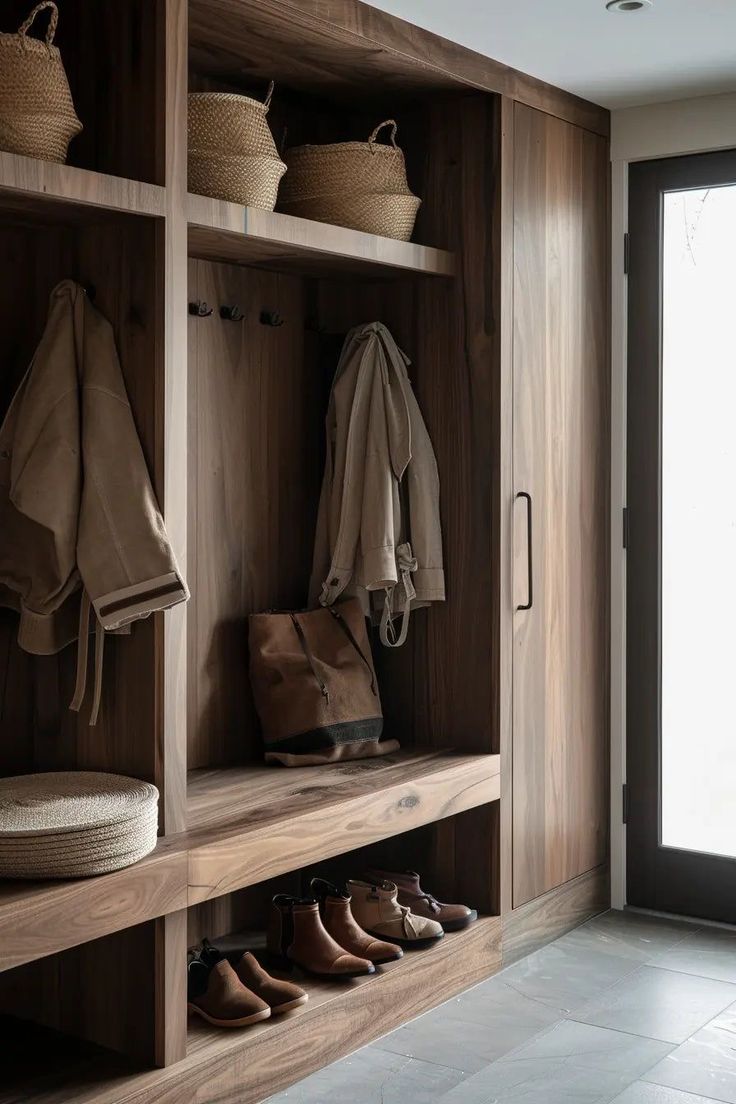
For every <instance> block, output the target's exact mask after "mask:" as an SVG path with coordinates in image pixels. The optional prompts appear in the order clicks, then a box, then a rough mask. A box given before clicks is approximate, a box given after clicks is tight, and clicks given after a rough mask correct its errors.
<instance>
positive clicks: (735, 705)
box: [661, 185, 736, 856]
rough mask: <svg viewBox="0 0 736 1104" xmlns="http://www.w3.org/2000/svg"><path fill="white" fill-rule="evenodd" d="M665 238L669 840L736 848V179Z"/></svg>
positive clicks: (680, 200) (672, 211)
mask: <svg viewBox="0 0 736 1104" xmlns="http://www.w3.org/2000/svg"><path fill="white" fill-rule="evenodd" d="M663 236H664V257H663V318H662V326H663V332H662V339H663V345H662V794H661V802H662V805H661V809H662V825H661V842H662V843H663V844H664V845H665V846H670V847H677V848H683V849H685V850H688V851H702V852H710V853H712V854H718V855H729V856H736V185H731V186H727V187H716V188H709V189H705V190H702V191H685V192H671V193H668V194H666V195H665V197H664V235H663Z"/></svg>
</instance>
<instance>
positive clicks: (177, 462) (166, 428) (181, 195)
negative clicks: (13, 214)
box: [154, 0, 188, 1066]
mask: <svg viewBox="0 0 736 1104" xmlns="http://www.w3.org/2000/svg"><path fill="white" fill-rule="evenodd" d="M187 8H188V5H187V0H161V3H160V5H159V10H160V14H159V19H160V32H161V44H162V50H163V55H164V56H163V58H162V63H161V64H160V65H159V73H160V74H161V86H160V87H159V89H158V97H157V102H158V111H159V118H158V126H159V134H160V135H162V136H163V143H162V148H163V154H164V160H165V166H164V168H165V184H166V217H165V221H164V226H163V231H162V237H163V241H162V246H163V248H162V249H161V250H160V256H159V257H158V265H159V276H160V279H161V280H162V281H163V297H162V298H163V310H164V321H163V340H164V349H163V380H162V386H160V387H159V389H158V402H159V410H158V412H157V428H158V433H157V439H158V446H157V457H156V467H157V473H158V474H159V477H160V482H161V483H162V486H163V495H162V498H163V512H164V518H165V521H166V528H167V531H168V534H169V537H170V539H171V542H172V545H173V548H174V551H175V553H176V556H177V560H178V562H179V566H180V568H181V571H182V573H183V574H184V577H185V578H186V574H187V325H186V322H187V316H186V302H187V221H186V187H187V184H186V181H187V91H188V57H187V46H188V35H187V22H188V12H187ZM159 489H160V488H159ZM158 617H159V626H158V634H157V644H158V653H157V686H158V694H157V725H156V731H157V740H158V746H157V749H156V764H157V780H158V785H159V789H160V791H161V795H162V825H161V829H162V832H163V834H164V835H166V836H169V835H173V834H175V833H177V832H182V831H184V830H185V828H186V781H187V760H186V747H187V745H186V739H187V717H186V703H187V687H186V678H187V665H186V656H187V609H186V605H185V604H182V605H179V606H176V607H175V608H174V609H172V610H169V611H168V612H167V613H166V614H165V615H163V614H159V615H158ZM155 923H156V941H155V942H156V951H155V954H156V978H155V985H156V1000H155V1009H156V1012H155V1022H156V1027H155V1041H154V1056H155V1061H156V1064H157V1065H160V1066H165V1065H170V1064H171V1063H173V1062H177V1061H179V1060H180V1059H182V1058H184V1057H185V1055H186V1049H187V1010H186V949H187V915H186V909H184V910H182V911H180V912H175V913H172V914H170V915H168V916H162V917H160V918H159V919H158V920H157V921H156V922H155Z"/></svg>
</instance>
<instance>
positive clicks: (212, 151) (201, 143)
mask: <svg viewBox="0 0 736 1104" xmlns="http://www.w3.org/2000/svg"><path fill="white" fill-rule="evenodd" d="M273 87H274V86H273V82H271V85H270V87H269V90H268V95H267V96H266V101H265V103H259V101H258V100H253V99H251V98H250V97H249V96H238V95H236V94H234V93H227V92H193V93H192V94H191V95H190V96H189V191H190V192H196V193H197V194H198V195H206V196H212V197H213V198H215V199H226V200H229V201H230V202H231V203H242V204H243V205H244V206H245V207H259V208H261V209H262V210H264V211H273V209H274V206H275V204H276V194H277V192H278V188H279V181H280V180H281V177H282V176H283V175H284V173H285V172H286V165H285V164H284V163H283V161H282V160H281V158H280V157H279V155H278V152H277V150H276V145H275V143H274V140H273V135H272V134H271V130H270V128H269V126H268V122H267V120H266V115H267V114H268V109H269V107H270V104H271V96H272V95H273Z"/></svg>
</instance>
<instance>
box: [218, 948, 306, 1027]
mask: <svg viewBox="0 0 736 1104" xmlns="http://www.w3.org/2000/svg"><path fill="white" fill-rule="evenodd" d="M234 969H235V973H236V974H237V975H238V977H239V978H240V980H241V981H242V983H243V985H245V987H246V988H247V989H250V990H251V991H252V992H253V993H255V994H256V996H257V997H260V998H261V1000H264V1001H265V1002H266V1004H267V1005H269V1006H270V1008H271V1013H272V1015H274V1016H278V1015H279V1014H280V1013H281V1012H290V1011H291V1009H292V1008H298V1007H299V1005H300V1004H306V1002H307V999H308V998H307V994H306V993H305V992H304V990H303V989H300V988H299V986H298V985H294V984H293V983H292V982H291V981H282V980H281V979H280V978H273V977H271V975H270V974H269V973H267V972H266V971H265V970H264V969H263V967H262V966H261V964H260V962H259V961H258V959H257V958H256V957H255V956H254V955H252V954H251V953H250V951H246V952H245V954H244V955H243V956H242V957H241V958H240V959H239V961H238V962H236V963H235V966H234Z"/></svg>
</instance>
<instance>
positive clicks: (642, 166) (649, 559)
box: [626, 150, 736, 923]
mask: <svg viewBox="0 0 736 1104" xmlns="http://www.w3.org/2000/svg"><path fill="white" fill-rule="evenodd" d="M733 183H736V150H729V151H725V152H719V153H708V154H698V155H696V156H690V157H675V158H668V159H665V160H658V161H646V162H638V163H635V164H632V165H631V167H630V173H629V288H628V380H627V509H628V513H627V522H628V525H627V530H628V539H627V557H626V591H627V594H626V777H627V802H626V804H627V833H626V851H627V856H626V869H627V879H626V880H627V900H628V903H629V904H630V905H637V906H640V907H644V908H651V909H656V910H659V911H663V912H672V913H679V914H682V915H687V916H697V917H703V918H706V919H712V920H721V921H726V922H730V923H734V922H736V861H735V860H733V859H729V858H723V857H721V856H716V855H706V854H702V853H698V852H691V851H684V850H679V849H677V848H673V847H663V846H662V845H661V843H660V838H661V832H660V824H661V720H662V707H661V702H662V667H661V656H662V646H661V626H662V580H661V575H662V572H661V562H662V211H663V196H664V194H665V193H666V192H670V191H681V190H686V189H689V188H707V187H715V186H718V185H723V184H733ZM734 248H735V249H736V243H734ZM734 309H736V299H735V301H734ZM734 429H735V432H736V411H735V412H734ZM735 493H736V491H735ZM734 632H736V625H734ZM734 679H735V680H736V672H734ZM698 735H699V734H697V733H694V734H693V755H697V753H698V746H697V744H698ZM734 817H735V818H736V792H735V793H734Z"/></svg>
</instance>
